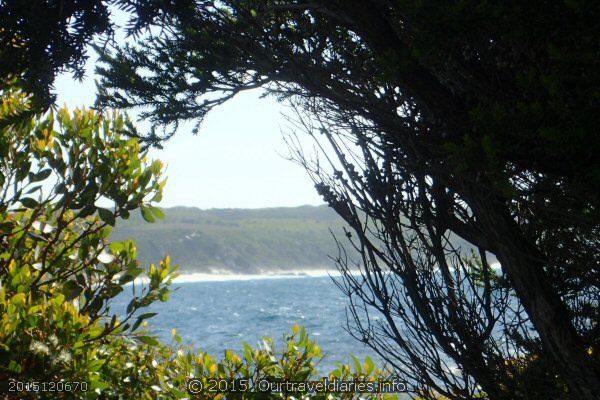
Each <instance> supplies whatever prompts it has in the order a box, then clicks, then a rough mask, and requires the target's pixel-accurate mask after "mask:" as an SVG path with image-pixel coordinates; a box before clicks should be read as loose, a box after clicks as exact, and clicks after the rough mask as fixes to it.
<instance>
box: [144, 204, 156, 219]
mask: <svg viewBox="0 0 600 400" xmlns="http://www.w3.org/2000/svg"><path fill="white" fill-rule="evenodd" d="M141 211H142V217H143V218H144V219H145V220H146V221H148V222H150V223H152V222H154V221H155V219H154V215H152V211H151V210H150V208H149V207H146V206H142V207H141Z"/></svg>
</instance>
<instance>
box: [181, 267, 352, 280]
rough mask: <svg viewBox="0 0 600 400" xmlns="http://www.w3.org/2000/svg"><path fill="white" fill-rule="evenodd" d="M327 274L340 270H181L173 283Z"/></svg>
mask: <svg viewBox="0 0 600 400" xmlns="http://www.w3.org/2000/svg"><path fill="white" fill-rule="evenodd" d="M327 276H341V274H340V272H339V271H338V270H336V269H331V268H320V269H318V268H311V269H308V268H306V269H304V268H303V269H290V270H262V271H260V272H258V273H251V274H243V273H242V274H241V273H237V272H233V271H229V270H222V269H213V270H211V271H210V272H193V271H189V270H188V271H183V272H182V273H181V274H180V275H179V276H178V277H177V278H175V279H174V280H173V282H174V283H187V282H224V281H251V280H264V279H286V278H307V277H312V278H318V277H327Z"/></svg>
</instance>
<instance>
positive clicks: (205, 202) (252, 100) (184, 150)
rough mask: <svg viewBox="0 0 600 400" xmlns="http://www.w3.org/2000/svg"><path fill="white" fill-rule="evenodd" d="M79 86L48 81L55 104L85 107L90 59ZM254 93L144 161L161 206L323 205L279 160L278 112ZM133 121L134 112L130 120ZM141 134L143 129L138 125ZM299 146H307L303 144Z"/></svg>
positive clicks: (281, 125) (91, 93)
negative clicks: (155, 168)
mask: <svg viewBox="0 0 600 400" xmlns="http://www.w3.org/2000/svg"><path fill="white" fill-rule="evenodd" d="M90 56H91V57H90V59H89V61H88V65H87V68H86V70H87V74H86V77H85V79H84V80H83V81H82V82H78V81H76V80H74V79H73V78H72V76H71V75H70V74H63V75H60V76H59V77H58V78H57V80H56V82H55V93H56V94H57V103H58V105H63V104H65V103H66V104H67V105H68V106H69V108H71V109H72V108H75V107H80V106H91V105H93V103H94V99H95V92H96V88H95V84H94V73H93V66H94V63H95V57H93V54H91V53H90ZM260 94H261V91H260V90H253V91H249V92H245V93H240V94H238V95H237V96H236V97H235V98H233V99H232V100H230V101H229V102H227V103H225V104H224V105H221V106H219V107H218V108H216V109H214V110H213V111H212V112H211V113H209V115H208V117H207V118H206V119H205V120H204V122H203V124H202V126H201V129H200V131H199V133H198V134H197V135H192V134H191V124H190V126H187V127H182V128H180V130H179V132H178V133H177V134H176V135H175V136H174V137H173V138H172V139H171V140H170V141H168V142H166V143H165V145H164V148H163V149H161V150H152V151H151V152H150V157H151V158H154V159H157V158H158V159H160V160H162V161H163V162H164V163H165V164H166V177H167V185H166V187H165V191H164V193H163V200H162V202H161V203H160V206H161V207H173V206H188V207H199V208H203V209H208V208H262V207H292V206H299V205H305V204H309V205H318V204H323V201H322V200H321V198H320V197H319V196H318V195H317V193H316V191H315V189H314V187H313V183H312V181H311V180H310V179H309V178H308V176H307V175H306V173H305V171H304V170H303V169H302V167H300V166H298V165H297V164H294V163H293V162H291V161H289V160H286V159H285V157H284V156H285V155H287V154H288V153H289V150H288V148H287V145H286V144H285V142H284V140H283V135H282V133H283V132H285V131H286V125H287V123H286V121H285V119H284V117H283V115H282V112H285V107H284V106H283V105H281V104H279V103H278V102H277V101H275V99H272V98H262V99H261V98H259V96H260ZM130 115H131V116H134V114H133V113H130ZM138 127H143V122H142V123H141V124H138ZM305 144H306V145H310V141H309V139H308V138H307V139H306V142H305Z"/></svg>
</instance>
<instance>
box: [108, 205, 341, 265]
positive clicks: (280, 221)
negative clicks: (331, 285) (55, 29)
mask: <svg viewBox="0 0 600 400" xmlns="http://www.w3.org/2000/svg"><path fill="white" fill-rule="evenodd" d="M164 211H165V214H166V216H167V218H166V220H165V221H158V222H156V223H154V224H149V223H146V222H144V221H143V220H142V219H141V217H140V216H139V215H135V216H134V217H132V218H131V219H130V220H128V221H121V222H120V223H119V224H118V225H117V228H115V230H114V231H113V234H112V238H113V239H114V240H122V239H125V238H131V239H134V240H135V241H136V243H137V245H138V254H139V255H140V259H141V261H142V262H144V263H147V262H156V261H157V260H158V259H160V258H162V257H163V256H164V255H166V254H169V255H170V256H171V258H172V259H173V261H174V262H175V263H178V264H180V265H181V268H182V270H184V271H185V270H188V271H189V270H196V271H203V270H207V269H208V267H218V268H223V269H229V270H233V271H236V272H256V271H257V270H258V269H259V268H266V269H292V268H299V267H323V266H332V265H333V263H332V261H331V260H330V259H329V258H328V255H335V254H337V248H336V246H335V242H334V240H333V237H332V236H331V233H330V232H329V229H332V230H333V231H334V232H336V233H338V234H340V233H341V232H342V226H343V222H342V221H341V219H340V218H339V217H338V216H337V215H336V214H335V213H334V212H333V211H332V210H331V209H330V208H328V207H326V206H321V207H310V206H302V207H294V208H268V209H257V210H244V209H213V210H200V209H197V208H187V207H176V208H170V209H165V210H164Z"/></svg>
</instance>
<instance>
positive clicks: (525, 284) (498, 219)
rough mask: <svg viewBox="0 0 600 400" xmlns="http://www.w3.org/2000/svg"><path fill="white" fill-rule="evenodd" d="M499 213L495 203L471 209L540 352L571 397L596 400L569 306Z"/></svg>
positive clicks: (597, 380) (597, 385)
mask: <svg viewBox="0 0 600 400" xmlns="http://www.w3.org/2000/svg"><path fill="white" fill-rule="evenodd" d="M490 210H494V211H491V212H490ZM498 211H499V207H498V205H497V204H495V205H494V204H490V203H488V204H486V205H483V206H482V205H481V204H479V206H478V207H477V209H476V210H475V212H476V215H477V218H478V220H479V222H480V226H482V227H485V228H484V229H486V230H487V232H486V234H487V235H488V236H489V237H488V239H489V242H490V243H492V244H493V245H492V246H493V247H494V248H493V249H492V250H493V252H494V253H495V254H496V257H497V258H498V261H500V264H501V265H502V268H503V269H504V270H505V272H506V273H507V275H508V277H509V278H510V280H511V282H512V286H513V288H514V289H515V292H516V294H517V296H518V297H519V299H520V301H521V302H522V304H523V306H524V308H525V310H526V311H527V314H528V315H529V317H530V318H531V322H532V323H533V325H534V327H535V329H536V330H537V332H538V334H539V335H540V338H541V340H542V344H543V348H544V350H546V351H547V352H548V354H549V355H550V356H551V357H553V359H554V360H555V361H556V363H557V366H558V370H559V371H561V375H562V376H563V378H564V379H565V381H566V382H567V383H568V385H569V388H570V389H571V390H572V391H573V393H574V394H575V395H576V397H574V398H576V399H586V400H598V399H600V374H599V372H598V371H597V370H595V369H594V366H593V365H592V363H591V360H590V359H589V357H588V356H587V354H586V349H585V346H584V344H583V343H582V341H581V338H580V337H579V335H578V333H577V331H576V330H575V327H574V326H573V324H572V321H571V318H570V313H569V311H568V309H567V308H566V306H565V305H564V303H563V302H562V300H561V298H560V297H559V296H558V295H557V293H556V292H555V291H554V290H553V288H552V285H551V283H550V281H549V279H548V278H547V276H546V273H545V271H544V269H543V266H544V261H543V259H542V257H536V254H537V253H538V251H537V249H536V248H535V247H532V246H530V245H529V244H528V241H527V240H526V239H525V238H523V237H518V236H520V235H518V232H519V228H518V226H516V224H515V223H514V222H513V221H512V220H510V218H507V217H505V216H503V215H502V214H503V213H501V212H498Z"/></svg>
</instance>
